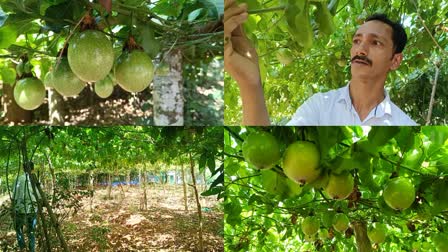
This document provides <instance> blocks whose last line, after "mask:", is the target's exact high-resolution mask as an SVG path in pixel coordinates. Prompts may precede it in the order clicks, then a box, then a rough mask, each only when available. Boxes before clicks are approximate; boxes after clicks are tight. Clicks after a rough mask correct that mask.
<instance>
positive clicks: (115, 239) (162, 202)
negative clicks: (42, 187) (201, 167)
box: [0, 187, 224, 251]
mask: <svg viewBox="0 0 448 252" xmlns="http://www.w3.org/2000/svg"><path fill="white" fill-rule="evenodd" d="M123 189H124V191H123V192H124V194H123V193H122V192H121V191H120V189H119V188H113V193H112V198H113V199H111V200H106V199H105V198H106V190H105V189H100V190H97V191H96V192H95V197H94V201H93V204H92V208H93V212H91V211H90V205H89V200H88V199H86V198H85V199H83V200H82V202H83V209H82V210H81V211H79V212H78V213H77V214H75V215H73V216H71V217H69V218H68V219H67V220H66V221H65V222H64V223H63V232H64V235H65V238H66V240H67V243H68V246H69V248H70V250H72V251H197V248H198V246H197V244H198V238H197V237H198V236H197V234H198V232H197V231H198V224H197V212H196V204H195V202H194V201H193V198H191V199H190V201H189V211H188V212H186V211H184V206H183V193H182V188H181V187H170V188H166V189H165V190H164V189H163V188H161V187H150V188H149V190H148V196H149V199H148V203H149V205H148V210H139V206H140V190H139V189H138V188H136V187H131V188H129V190H128V191H126V190H127V188H126V187H124V188H123ZM201 201H202V203H203V207H202V214H203V228H204V242H205V243H204V247H205V250H206V251H224V244H223V212H222V210H219V209H218V206H217V202H216V201H215V200H214V199H212V198H208V199H202V200H201ZM2 222H3V221H2ZM4 228H5V225H2V224H0V240H2V239H4V240H7V243H8V244H9V245H11V244H12V243H13V244H15V238H14V237H15V233H14V231H11V230H10V231H9V232H5V231H4V230H5V229H4ZM56 242H57V241H56V240H55V241H54V243H56ZM55 246H56V244H55Z"/></svg>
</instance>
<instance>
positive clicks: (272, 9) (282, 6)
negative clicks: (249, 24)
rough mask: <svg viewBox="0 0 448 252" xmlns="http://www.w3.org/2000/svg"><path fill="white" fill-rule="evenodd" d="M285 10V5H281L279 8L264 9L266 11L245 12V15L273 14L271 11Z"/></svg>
mask: <svg viewBox="0 0 448 252" xmlns="http://www.w3.org/2000/svg"><path fill="white" fill-rule="evenodd" d="M285 9H286V5H281V6H277V7H272V8H266V9H259V10H249V11H247V13H249V14H260V13H266V12H273V11H284V10H285Z"/></svg>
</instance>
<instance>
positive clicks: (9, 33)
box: [0, 25, 17, 49]
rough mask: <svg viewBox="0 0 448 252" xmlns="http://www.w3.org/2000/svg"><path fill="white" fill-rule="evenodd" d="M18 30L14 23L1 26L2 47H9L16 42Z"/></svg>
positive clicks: (0, 39) (0, 47)
mask: <svg viewBox="0 0 448 252" xmlns="http://www.w3.org/2000/svg"><path fill="white" fill-rule="evenodd" d="M16 38H17V31H16V29H15V27H13V26H12V25H5V26H3V27H1V28H0V49H2V48H8V47H9V46H10V45H11V44H13V43H14V42H16Z"/></svg>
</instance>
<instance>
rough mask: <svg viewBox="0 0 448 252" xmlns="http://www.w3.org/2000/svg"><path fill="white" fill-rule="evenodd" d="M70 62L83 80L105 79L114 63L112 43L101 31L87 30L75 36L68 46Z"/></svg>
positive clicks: (73, 69)
mask: <svg viewBox="0 0 448 252" xmlns="http://www.w3.org/2000/svg"><path fill="white" fill-rule="evenodd" d="M67 56H68V62H69V64H70V68H71V69H72V71H73V72H74V73H75V74H76V76H78V78H80V79H81V80H83V81H86V82H95V81H99V80H102V79H104V77H106V75H107V74H108V73H109V72H110V70H111V69H112V66H113V64H114V51H113V47H112V43H111V42H110V41H109V39H108V38H107V37H106V35H104V34H103V33H101V32H100V31H95V30H87V31H83V32H81V33H80V34H77V35H75V36H74V38H73V39H72V40H71V41H70V44H69V46H68V53H67Z"/></svg>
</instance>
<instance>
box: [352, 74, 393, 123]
mask: <svg viewBox="0 0 448 252" xmlns="http://www.w3.org/2000/svg"><path fill="white" fill-rule="evenodd" d="M384 82H385V80H380V81H378V80H365V79H363V80H361V79H357V78H352V80H351V81H350V90H349V92H350V98H351V100H352V104H353V107H354V108H355V110H356V112H357V113H358V116H359V119H360V120H361V121H364V119H365V118H366V117H367V116H368V115H369V113H370V111H372V109H373V108H375V107H376V106H377V105H378V104H380V103H381V102H382V101H383V100H384V98H385V96H384Z"/></svg>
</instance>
